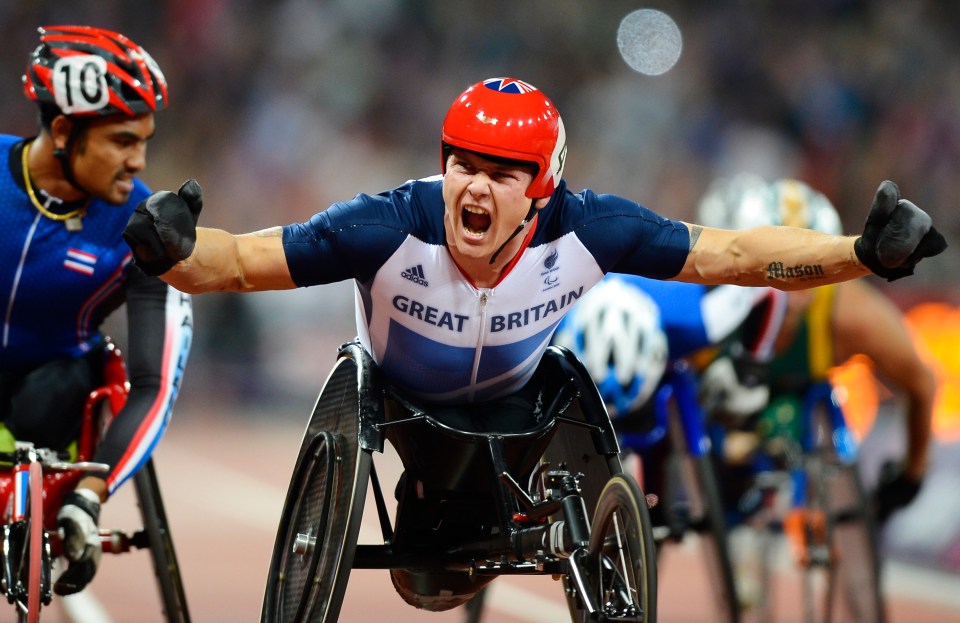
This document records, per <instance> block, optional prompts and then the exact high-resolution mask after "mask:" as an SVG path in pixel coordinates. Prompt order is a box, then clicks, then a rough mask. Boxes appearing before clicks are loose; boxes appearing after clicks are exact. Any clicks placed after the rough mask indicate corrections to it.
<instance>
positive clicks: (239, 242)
mask: <svg viewBox="0 0 960 623" xmlns="http://www.w3.org/2000/svg"><path fill="white" fill-rule="evenodd" d="M280 236H281V230H280V228H279V227H274V228H271V229H265V230H262V231H258V232H254V233H251V234H243V235H234V234H230V233H228V232H226V231H223V230H221V229H210V228H205V227H198V228H197V244H196V247H195V248H194V251H193V253H191V254H190V257H188V258H187V259H185V260H183V261H181V262H179V263H177V264H176V265H175V266H174V267H173V268H172V269H170V270H169V271H167V272H166V273H164V274H163V275H162V276H161V278H162V279H163V280H164V281H166V282H167V283H169V284H170V285H171V286H173V287H175V288H177V289H178V290H180V291H181V292H187V293H189V294H200V293H203V292H217V291H219V292H255V291H262V290H285V289H290V288H294V287H296V286H295V284H294V283H293V280H292V279H291V278H290V273H289V270H288V269H287V264H286V257H285V255H284V253H283V245H282V240H281V237H280Z"/></svg>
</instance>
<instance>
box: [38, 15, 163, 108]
mask: <svg viewBox="0 0 960 623" xmlns="http://www.w3.org/2000/svg"><path fill="white" fill-rule="evenodd" d="M38 31H39V33H40V45H39V46H38V47H37V49H36V50H34V51H33V54H31V55H30V62H29V64H28V65H27V71H26V73H25V74H24V76H23V92H24V94H25V95H26V96H27V99H31V100H33V101H35V102H37V103H39V104H52V105H54V106H56V107H57V108H59V109H60V111H61V112H63V114H65V115H81V116H102V115H115V114H120V115H126V116H130V117H132V116H134V115H137V114H141V113H149V112H157V111H159V110H163V109H164V108H165V107H166V106H167V100H168V95H167V81H166V79H165V78H164V77H163V73H162V72H161V71H160V67H159V66H157V63H156V61H154V60H153V57H151V56H150V55H149V54H148V53H147V51H146V50H144V49H143V48H142V47H140V46H139V45H137V44H136V43H134V42H133V41H131V40H130V39H128V38H127V37H125V36H124V35H121V34H120V33H117V32H112V31H110V30H104V29H102V28H94V27H91V26H44V27H42V28H39V29H38Z"/></svg>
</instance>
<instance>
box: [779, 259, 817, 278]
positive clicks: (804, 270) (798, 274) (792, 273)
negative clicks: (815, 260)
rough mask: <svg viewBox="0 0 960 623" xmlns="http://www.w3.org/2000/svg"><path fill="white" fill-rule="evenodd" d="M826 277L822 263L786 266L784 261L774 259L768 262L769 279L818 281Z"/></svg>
mask: <svg viewBox="0 0 960 623" xmlns="http://www.w3.org/2000/svg"><path fill="white" fill-rule="evenodd" d="M823 278H824V274H823V265H822V264H794V265H792V266H785V265H784V263H783V262H777V261H773V262H770V263H769V264H767V279H769V280H778V281H816V280H820V279H823Z"/></svg>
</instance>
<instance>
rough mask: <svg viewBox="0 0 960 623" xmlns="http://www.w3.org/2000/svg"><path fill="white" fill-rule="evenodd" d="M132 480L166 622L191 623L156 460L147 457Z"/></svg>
mask: <svg viewBox="0 0 960 623" xmlns="http://www.w3.org/2000/svg"><path fill="white" fill-rule="evenodd" d="M133 482H134V488H135V489H136V493H137V504H138V505H139V507H140V516H141V517H142V519H143V530H144V532H145V533H146V535H147V542H148V543H149V547H150V557H151V559H152V560H153V571H154V574H155V575H156V578H157V584H158V587H159V590H160V601H161V603H162V605H163V613H164V616H165V618H166V621H167V622H168V623H190V613H189V611H188V609H187V594H186V591H185V590H184V588H183V578H182V577H181V575H180V565H179V564H178V563H177V555H176V552H175V550H174V549H173V537H172V535H171V534H170V524H169V522H168V521H167V513H166V511H165V510H164V507H163V499H162V498H161V497H160V484H159V482H158V481H157V474H156V470H155V469H154V467H153V459H150V460H148V461H147V462H146V464H145V465H144V466H143V467H142V468H141V469H140V471H138V472H137V474H136V476H134V479H133Z"/></svg>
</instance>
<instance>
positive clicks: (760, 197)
mask: <svg viewBox="0 0 960 623" xmlns="http://www.w3.org/2000/svg"><path fill="white" fill-rule="evenodd" d="M697 222H698V223H699V224H700V225H705V226H707V227H719V228H722V229H744V228H747V227H755V226H758V225H789V226H792V227H803V228H806V229H813V230H816V231H820V232H823V233H826V234H840V233H841V232H842V230H843V227H842V226H841V223H840V215H839V214H838V213H837V210H836V209H835V208H834V207H833V204H832V203H830V200H829V199H827V198H826V196H824V195H823V194H822V193H819V192H817V191H815V190H814V189H812V188H810V186H808V185H806V184H804V183H803V182H800V181H798V180H794V179H781V180H777V181H776V182H773V183H772V184H767V183H766V182H765V181H764V180H763V179H762V178H761V177H759V176H757V175H753V174H749V173H744V174H740V175H737V176H735V177H733V178H729V179H727V178H720V179H718V180H715V181H714V182H713V184H711V185H710V188H709V189H708V190H707V192H706V194H705V195H704V196H703V198H702V199H701V200H700V207H699V212H698V215H697Z"/></svg>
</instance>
